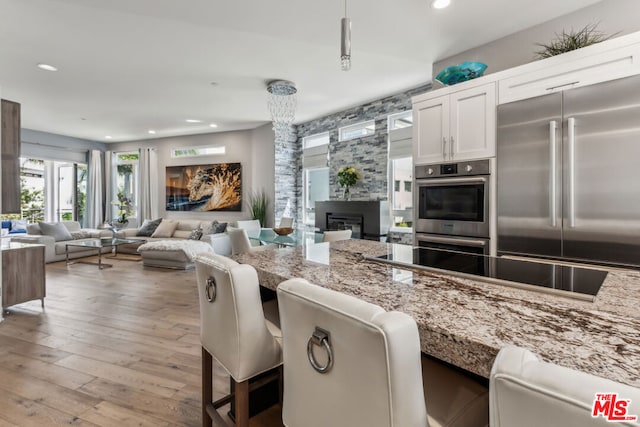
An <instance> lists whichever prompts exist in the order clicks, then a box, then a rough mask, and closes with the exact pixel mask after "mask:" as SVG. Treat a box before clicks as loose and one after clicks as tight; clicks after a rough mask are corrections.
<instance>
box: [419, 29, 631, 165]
mask: <svg viewBox="0 0 640 427" xmlns="http://www.w3.org/2000/svg"><path fill="white" fill-rule="evenodd" d="M489 67H491V64H489ZM635 74H640V32H636V33H632V34H628V35H625V36H622V37H617V38H615V39H611V40H607V41H604V42H601V43H597V44H594V45H591V46H587V47H585V48H582V49H578V50H574V51H571V52H567V53H563V54H562V55H557V56H554V57H551V58H546V59H542V60H539V61H534V62H531V63H528V64H524V65H521V66H518V67H514V68H510V69H508V70H504V71H500V72H497V73H493V74H489V75H486V76H484V77H479V78H477V79H474V80H470V81H467V82H464V83H459V84H456V85H454V86H448V87H445V88H442V89H438V90H435V91H432V92H427V93H425V94H422V95H418V96H416V97H414V98H413V100H412V101H413V161H414V164H416V165H419V164H429V163H439V162H449V161H459V160H471V159H479V158H485V157H493V156H495V153H496V149H495V144H496V106H497V105H498V104H504V103H507V102H512V101H517V100H520V99H526V98H532V97H535V96H540V95H546V94H548V93H553V92H557V91H561V90H565V89H570V88H573V87H580V86H587V85H591V84H595V83H600V82H604V81H608V80H614V79H619V78H623V77H628V76H632V75H635Z"/></svg>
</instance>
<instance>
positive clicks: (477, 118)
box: [413, 82, 496, 164]
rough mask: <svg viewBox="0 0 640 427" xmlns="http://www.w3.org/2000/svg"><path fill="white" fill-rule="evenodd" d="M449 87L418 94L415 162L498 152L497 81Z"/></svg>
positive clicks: (456, 158)
mask: <svg viewBox="0 0 640 427" xmlns="http://www.w3.org/2000/svg"><path fill="white" fill-rule="evenodd" d="M446 91H447V92H448V94H443V95H441V96H434V95H435V94H436V92H431V93H427V94H425V95H423V96H422V97H417V98H414V104H413V132H414V134H413V140H414V145H413V147H414V151H413V161H414V164H426V163H437V162H443V161H458V160H469V159H478V158H485V157H493V156H495V146H496V145H495V140H496V89H495V83H493V82H490V83H487V84H483V85H481V86H474V87H471V88H468V89H463V90H459V91H453V88H447V90H446ZM438 92H441V91H438Z"/></svg>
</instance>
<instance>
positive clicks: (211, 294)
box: [204, 277, 216, 302]
mask: <svg viewBox="0 0 640 427" xmlns="http://www.w3.org/2000/svg"><path fill="white" fill-rule="evenodd" d="M204 293H205V295H206V296H207V301H209V302H214V301H215V300H216V280H215V279H214V278H213V277H209V278H208V279H207V284H206V285H205V287H204Z"/></svg>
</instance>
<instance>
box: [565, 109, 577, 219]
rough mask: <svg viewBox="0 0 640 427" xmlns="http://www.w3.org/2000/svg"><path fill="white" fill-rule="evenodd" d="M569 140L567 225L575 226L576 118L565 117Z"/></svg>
mask: <svg viewBox="0 0 640 427" xmlns="http://www.w3.org/2000/svg"><path fill="white" fill-rule="evenodd" d="M567 125H568V128H569V129H568V130H567V136H568V138H567V139H568V142H569V227H575V226H576V176H575V175H576V119H575V118H573V117H569V118H568V119H567Z"/></svg>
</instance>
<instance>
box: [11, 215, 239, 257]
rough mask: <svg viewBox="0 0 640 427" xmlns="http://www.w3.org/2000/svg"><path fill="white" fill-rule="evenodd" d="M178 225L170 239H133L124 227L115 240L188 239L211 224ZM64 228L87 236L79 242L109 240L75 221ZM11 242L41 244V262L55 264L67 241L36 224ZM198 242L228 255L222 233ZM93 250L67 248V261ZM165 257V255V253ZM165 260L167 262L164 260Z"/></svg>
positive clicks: (129, 249) (107, 233) (134, 248)
mask: <svg viewBox="0 0 640 427" xmlns="http://www.w3.org/2000/svg"><path fill="white" fill-rule="evenodd" d="M175 221H177V222H178V226H177V228H176V230H175V231H174V232H173V235H172V236H171V237H146V236H137V234H138V231H139V228H126V229H124V230H120V231H118V232H117V233H116V235H117V236H118V237H122V238H131V239H136V240H143V241H145V242H152V241H159V240H173V239H188V238H189V236H190V235H191V232H192V231H193V229H195V228H197V227H200V226H205V225H209V224H210V223H211V221H210V220H207V221H200V220H175ZM62 223H63V224H64V226H65V227H66V228H67V230H69V232H71V233H77V232H85V233H86V235H87V236H88V237H85V238H78V239H74V241H83V240H95V239H99V238H101V237H112V236H113V233H112V232H111V230H105V229H87V228H81V226H80V223H79V222H77V221H62ZM11 240H12V241H14V242H21V243H39V244H42V245H45V262H46V263H50V262H57V261H63V260H64V259H65V256H66V255H65V249H66V244H67V243H69V241H58V242H56V241H55V239H54V238H53V237H51V236H45V235H42V233H41V231H40V227H39V226H38V224H29V225H28V226H27V234H26V235H20V236H15V237H12V239H11ZM201 241H203V242H207V243H209V244H210V245H211V247H212V248H213V251H214V252H215V253H216V254H218V255H231V242H230V240H229V236H228V235H227V234H226V233H218V234H207V235H204V236H202V238H201ZM139 246H140V245H139V244H131V245H121V246H119V247H118V252H119V253H131V254H137V253H138V247H139ZM107 252H111V247H105V248H103V249H102V253H107ZM96 253H97V252H96V250H95V249H90V250H87V249H84V248H82V247H75V246H70V247H69V258H70V259H73V258H81V257H86V256H91V255H96ZM165 255H168V254H165ZM168 261H169V260H168ZM174 268H179V267H174Z"/></svg>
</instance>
